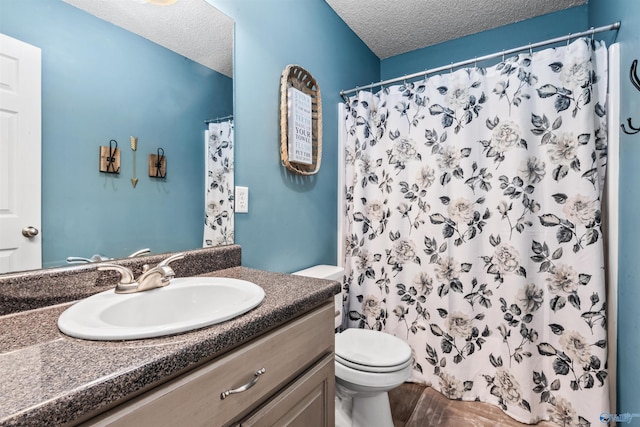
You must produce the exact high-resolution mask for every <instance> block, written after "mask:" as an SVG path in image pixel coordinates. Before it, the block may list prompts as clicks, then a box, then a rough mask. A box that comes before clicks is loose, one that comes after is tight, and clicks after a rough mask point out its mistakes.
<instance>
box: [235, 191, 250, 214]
mask: <svg viewBox="0 0 640 427" xmlns="http://www.w3.org/2000/svg"><path fill="white" fill-rule="evenodd" d="M235 201H236V209H235V211H236V212H237V213H248V212H249V187H239V186H236V200H235Z"/></svg>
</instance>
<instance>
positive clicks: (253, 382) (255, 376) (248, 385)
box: [220, 368, 266, 399]
mask: <svg viewBox="0 0 640 427" xmlns="http://www.w3.org/2000/svg"><path fill="white" fill-rule="evenodd" d="M265 372H266V369H264V368H260V369H258V370H257V371H256V373H255V374H253V378H252V379H251V381H249V382H248V383H246V384H245V385H243V386H240V387H238V388H234V389H233V390H227V391H223V392H222V393H220V399H224V398H226V397H227V396H229V395H230V394H235V393H242V392H243V391H247V390H249V389H250V388H251V387H253V386H254V385H256V383H257V382H258V380H259V379H260V375H262V374H264V373H265Z"/></svg>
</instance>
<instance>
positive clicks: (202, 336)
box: [0, 267, 340, 426]
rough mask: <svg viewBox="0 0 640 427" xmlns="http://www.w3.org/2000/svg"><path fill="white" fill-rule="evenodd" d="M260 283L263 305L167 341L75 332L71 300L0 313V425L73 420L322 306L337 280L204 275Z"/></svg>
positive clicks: (231, 272) (249, 272) (243, 272)
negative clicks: (97, 337)
mask: <svg viewBox="0 0 640 427" xmlns="http://www.w3.org/2000/svg"><path fill="white" fill-rule="evenodd" d="M202 276H210V277H231V278H236V279H242V280H248V281H250V282H254V283H256V284H258V285H260V286H261V287H262V288H263V289H264V291H265V294H266V296H265V299H264V301H263V302H262V304H261V305H260V306H258V307H257V308H255V309H253V310H251V311H250V312H248V313H246V314H245V315H242V316H240V317H237V318H235V319H232V320H229V321H226V322H223V323H221V324H218V325H213V326H210V327H208V328H203V329H200V330H197V331H192V332H187V333H183V334H179V335H174V336H170V337H164V338H153V339H143V340H135V341H122V342H101V341H86V340H80V339H75V338H71V337H68V336H66V335H64V334H62V333H61V332H60V331H59V330H58V328H57V319H58V316H59V315H60V313H62V312H63V311H64V310H65V309H66V308H67V307H69V306H70V305H71V303H64V304H58V305H54V306H48V307H43V308H38V309H34V310H28V311H22V312H18V313H13V314H9V315H5V316H0V331H1V332H0V333H1V335H0V378H1V379H0V396H2V398H1V399H0V426H42V425H47V426H54V425H69V424H73V423H74V421H80V420H84V419H86V416H87V415H88V414H97V413H99V412H102V411H103V410H106V409H107V408H108V407H110V406H112V405H113V404H114V402H118V401H120V400H125V399H127V398H128V397H130V396H132V395H133V394H135V393H138V392H140V391H141V390H145V389H149V388H150V387H153V386H154V385H157V384H160V383H161V382H163V381H164V380H165V379H166V378H168V377H170V376H173V375H175V374H176V373H178V372H181V371H184V370H185V369H190V368H192V367H195V366H196V365H198V364H199V363H201V362H203V361H205V360H207V359H210V358H212V357H213V356H216V355H220V354H222V353H225V352H226V351H228V350H230V349H232V348H234V347H236V346H237V345H239V344H241V343H243V342H246V341H248V340H250V339H252V338H255V337H257V336H259V335H261V334H263V333H264V332H266V331H268V330H270V329H273V328H274V327H276V326H278V325H281V324H283V323H285V322H287V321H289V320H291V319H293V318H295V317H298V316H299V315H301V314H303V313H305V312H307V311H309V310H311V309H313V308H315V307H317V306H319V305H321V304H322V303H323V302H325V301H326V300H327V299H329V298H332V297H333V295H334V294H336V293H338V292H340V285H339V284H338V282H333V281H327V280H321V279H312V278H306V277H299V276H291V275H287V274H281V273H271V272H265V271H260V270H253V269H249V268H245V267H233V268H227V269H223V270H218V271H214V272H211V273H207V274H203V275H202Z"/></svg>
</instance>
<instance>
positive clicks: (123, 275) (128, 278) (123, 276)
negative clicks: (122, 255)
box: [98, 264, 135, 285]
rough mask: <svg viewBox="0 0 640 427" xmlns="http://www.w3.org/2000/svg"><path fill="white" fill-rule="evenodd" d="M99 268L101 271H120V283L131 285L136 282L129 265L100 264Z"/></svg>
mask: <svg viewBox="0 0 640 427" xmlns="http://www.w3.org/2000/svg"><path fill="white" fill-rule="evenodd" d="M98 270H100V271H117V272H118V273H120V284H121V285H130V284H132V283H134V282H135V280H134V278H133V272H132V271H131V270H129V269H128V268H127V267H124V266H122V265H117V264H100V265H99V266H98Z"/></svg>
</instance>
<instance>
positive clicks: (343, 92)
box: [340, 21, 620, 101]
mask: <svg viewBox="0 0 640 427" xmlns="http://www.w3.org/2000/svg"><path fill="white" fill-rule="evenodd" d="M618 29H620V21H618V22H614V23H613V24H609V25H604V26H602V27H598V28H594V27H591V28H590V29H589V30H587V31H582V32H580V33H575V34H571V33H569V34H567V35H566V36H561V37H556V38H555V39H549V40H545V41H541V42H538V43H532V44H528V45H526V46H520V47H516V48H513V49H509V50H503V51H502V52H496V53H492V54H489V55H485V56H480V57H477V58H473V59H467V60H464V61H460V62H456V63H453V62H452V63H451V64H449V65H443V66H441V67H437V68H431V69H430V70H425V71H422V72H419V73H414V74H407V75H405V76H402V77H396V78H394V79H389V80H385V81H380V82H378V83H371V84H370V85H366V86H356V87H355V88H353V89H349V90H341V91H340V96H341V97H342V98H343V99H344V100H345V101H346V97H345V95H346V94H347V93H351V92H357V91H359V90H364V89H371V88H374V87H377V86H384V85H386V84H390V83H395V82H400V81H403V80H410V79H415V78H416V77H422V76H426V75H428V74H432V73H438V72H440V71H445V70H453V69H454V68H457V67H461V66H463V65H469V64H474V63H477V62H478V61H486V60H487V59H493V58H498V57H500V56H502V57H504V55H510V54H512V53H516V52H520V51H523V50H532V49H535V48H538V47H542V46H546V45H549V44H553V43H559V42H563V41H567V40H571V39H573V38H578V37H582V36H588V35H591V36H593V35H594V34H595V33H601V32H604V31H611V30H618Z"/></svg>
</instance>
